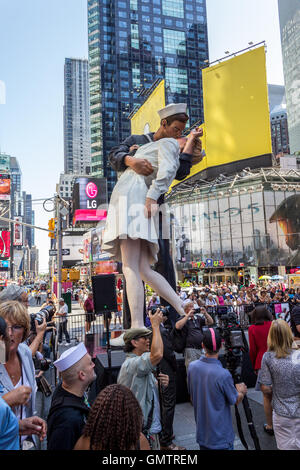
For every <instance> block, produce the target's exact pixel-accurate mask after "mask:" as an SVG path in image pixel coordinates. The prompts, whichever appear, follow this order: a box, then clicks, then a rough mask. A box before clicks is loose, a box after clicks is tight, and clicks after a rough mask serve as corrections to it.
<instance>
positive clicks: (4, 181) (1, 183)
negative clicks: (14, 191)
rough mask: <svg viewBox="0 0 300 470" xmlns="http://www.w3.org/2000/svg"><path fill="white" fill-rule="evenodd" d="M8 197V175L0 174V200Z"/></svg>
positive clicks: (5, 199) (6, 199)
mask: <svg viewBox="0 0 300 470" xmlns="http://www.w3.org/2000/svg"><path fill="white" fill-rule="evenodd" d="M9 199H10V175H4V174H0V201H8V200H9Z"/></svg>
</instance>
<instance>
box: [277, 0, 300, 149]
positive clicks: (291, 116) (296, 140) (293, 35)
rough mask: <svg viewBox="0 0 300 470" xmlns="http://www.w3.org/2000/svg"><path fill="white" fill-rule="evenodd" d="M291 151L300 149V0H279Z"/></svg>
mask: <svg viewBox="0 0 300 470" xmlns="http://www.w3.org/2000/svg"><path fill="white" fill-rule="evenodd" d="M278 7H279V20H280V30H281V47H282V57H283V72H284V80H285V92H286V100H287V114H288V126H289V136H290V149H291V153H295V152H298V151H300V0H278Z"/></svg>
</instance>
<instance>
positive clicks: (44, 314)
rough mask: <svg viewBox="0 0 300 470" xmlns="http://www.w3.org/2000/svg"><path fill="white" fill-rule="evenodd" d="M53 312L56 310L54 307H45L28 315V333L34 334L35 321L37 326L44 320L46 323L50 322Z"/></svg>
mask: <svg viewBox="0 0 300 470" xmlns="http://www.w3.org/2000/svg"><path fill="white" fill-rule="evenodd" d="M55 310H56V309H55V306H54V305H47V306H46V307H44V308H42V309H41V310H40V311H39V312H37V313H31V314H30V331H32V333H34V334H36V328H35V320H37V322H38V324H39V325H41V324H42V323H43V321H44V318H45V319H46V322H47V323H48V322H50V321H51V320H52V317H53V315H54V313H55Z"/></svg>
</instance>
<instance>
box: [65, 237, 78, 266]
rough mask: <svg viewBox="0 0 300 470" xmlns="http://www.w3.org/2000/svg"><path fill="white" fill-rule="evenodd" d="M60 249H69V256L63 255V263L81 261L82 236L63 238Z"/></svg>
mask: <svg viewBox="0 0 300 470" xmlns="http://www.w3.org/2000/svg"><path fill="white" fill-rule="evenodd" d="M62 248H63V250H64V249H69V250H70V254H69V255H63V257H62V259H63V262H64V261H72V262H78V261H82V257H83V248H82V235H77V236H75V235H72V236H63V239H62Z"/></svg>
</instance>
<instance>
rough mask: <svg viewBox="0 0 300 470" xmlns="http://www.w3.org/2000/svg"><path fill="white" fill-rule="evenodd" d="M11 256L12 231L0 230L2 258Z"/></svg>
mask: <svg viewBox="0 0 300 470" xmlns="http://www.w3.org/2000/svg"><path fill="white" fill-rule="evenodd" d="M9 257H10V232H8V231H6V230H0V258H9Z"/></svg>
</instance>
